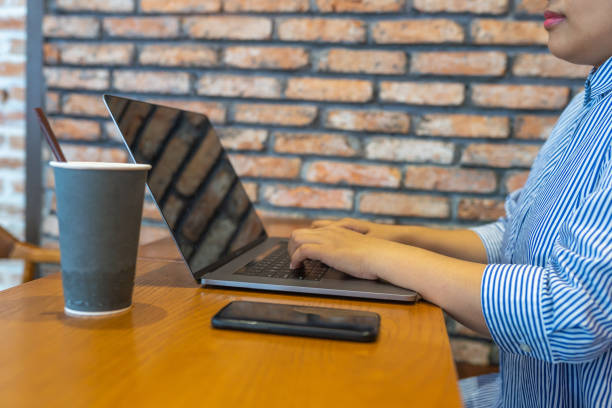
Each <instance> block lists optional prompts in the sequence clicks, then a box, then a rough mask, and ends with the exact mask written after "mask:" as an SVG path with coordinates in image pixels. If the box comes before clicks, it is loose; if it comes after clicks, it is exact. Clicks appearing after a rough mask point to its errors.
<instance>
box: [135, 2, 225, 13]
mask: <svg viewBox="0 0 612 408" xmlns="http://www.w3.org/2000/svg"><path fill="white" fill-rule="evenodd" d="M140 10H142V11H143V12H144V13H161V14H166V13H211V12H217V11H221V0H172V1H168V0H140Z"/></svg>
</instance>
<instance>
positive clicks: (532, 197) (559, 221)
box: [474, 58, 612, 408]
mask: <svg viewBox="0 0 612 408" xmlns="http://www.w3.org/2000/svg"><path fill="white" fill-rule="evenodd" d="M474 231H476V233H477V234H478V235H479V236H480V238H481V239H482V241H483V244H484V246H485V248H486V251H487V256H488V263H489V265H487V267H486V269H485V271H484V276H483V279H482V288H481V301H482V309H483V313H484V317H485V321H486V323H487V326H488V328H489V330H490V332H491V335H492V336H493V340H494V341H495V342H496V343H497V345H498V346H499V348H500V378H501V389H500V390H499V398H498V402H497V405H496V406H497V407H555V408H562V407H593V408H595V407H597V408H600V407H612V58H610V59H608V60H607V61H606V62H605V63H604V64H603V65H601V66H600V67H599V68H598V69H597V70H594V71H593V72H591V74H590V75H589V77H588V79H587V81H586V88H585V91H584V92H583V93H580V94H579V95H577V96H576V97H575V98H574V99H573V100H572V101H571V102H570V104H569V105H568V106H567V108H566V109H565V111H564V112H563V114H562V115H561V117H560V118H559V120H558V122H557V124H556V126H555V128H554V129H553V131H552V134H551V136H550V138H549V140H548V141H547V142H546V143H545V144H544V146H543V147H542V149H541V151H540V153H539V154H538V157H537V158H536V160H535V162H534V164H533V166H532V168H531V173H530V175H529V178H528V180H527V183H526V184H525V186H524V187H523V189H522V190H519V191H517V192H515V193H513V194H511V195H510V196H509V197H508V199H507V201H506V216H505V217H504V218H502V219H500V220H499V221H498V222H496V223H493V224H489V225H486V226H483V227H479V228H475V229H474Z"/></svg>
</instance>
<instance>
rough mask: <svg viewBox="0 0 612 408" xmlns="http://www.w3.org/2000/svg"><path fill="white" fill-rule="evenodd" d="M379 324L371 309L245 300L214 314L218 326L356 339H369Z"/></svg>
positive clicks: (231, 304) (214, 323)
mask: <svg viewBox="0 0 612 408" xmlns="http://www.w3.org/2000/svg"><path fill="white" fill-rule="evenodd" d="M379 325H380V316H379V315H378V314H376V313H372V312H366V311H359V310H348V309H332V308H324V307H313V306H302V305H284V304H276V303H263V302H246V301H236V302H232V303H230V304H229V305H227V306H225V307H224V308H223V309H221V311H219V313H217V315H216V316H215V317H213V326H215V327H220V328H233V329H239V330H255V331H266V332H275V333H284V334H295V335H306V336H309V335H310V336H311V335H316V336H317V337H328V338H341V337H342V338H345V339H350V338H348V337H347V335H348V334H349V333H353V337H356V338H354V339H355V340H357V339H358V337H368V339H370V340H371V338H372V336H374V337H375V336H376V335H377V334H378V327H379ZM316 333H318V335H317V334H316ZM340 334H342V336H340ZM349 337H350V336H349Z"/></svg>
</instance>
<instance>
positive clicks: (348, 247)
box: [289, 223, 393, 279]
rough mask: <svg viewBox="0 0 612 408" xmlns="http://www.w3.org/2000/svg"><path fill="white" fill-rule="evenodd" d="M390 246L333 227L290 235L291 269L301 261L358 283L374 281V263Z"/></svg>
mask: <svg viewBox="0 0 612 408" xmlns="http://www.w3.org/2000/svg"><path fill="white" fill-rule="evenodd" d="M389 244H391V243H390V242H387V241H384V240H382V239H378V238H374V237H372V236H369V235H365V234H364V233H363V232H357V231H355V230H353V229H349V228H345V227H342V226H339V225H337V224H334V223H330V224H329V225H327V226H320V225H319V226H318V227H317V228H311V229H298V230H295V231H293V233H292V234H291V239H290V241H289V255H290V256H291V268H297V267H299V266H300V265H301V264H302V262H303V261H304V260H305V259H312V260H317V261H321V262H323V263H324V264H326V265H328V266H331V267H332V268H335V269H338V270H341V271H342V272H345V273H348V274H349V275H352V276H355V277H357V278H361V279H377V278H378V269H379V266H378V265H377V260H379V259H382V258H381V257H385V254H388V253H389V251H390V250H393V248H390V247H389Z"/></svg>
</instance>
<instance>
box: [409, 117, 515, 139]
mask: <svg viewBox="0 0 612 408" xmlns="http://www.w3.org/2000/svg"><path fill="white" fill-rule="evenodd" d="M416 133H417V135H420V136H423V135H428V136H445V137H487V138H506V137H508V136H509V135H510V120H509V119H508V118H507V117H503V116H480V115H462V114H451V115H444V114H430V115H425V116H423V117H422V118H421V120H420V121H419V123H418V126H417V130H416Z"/></svg>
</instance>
